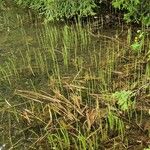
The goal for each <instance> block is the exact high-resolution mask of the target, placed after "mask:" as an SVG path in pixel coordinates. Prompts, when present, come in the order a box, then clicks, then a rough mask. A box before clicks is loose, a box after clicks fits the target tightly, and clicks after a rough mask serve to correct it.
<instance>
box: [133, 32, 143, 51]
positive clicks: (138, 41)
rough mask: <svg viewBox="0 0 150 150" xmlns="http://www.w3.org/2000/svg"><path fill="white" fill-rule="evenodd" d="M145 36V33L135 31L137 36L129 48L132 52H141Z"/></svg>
mask: <svg viewBox="0 0 150 150" xmlns="http://www.w3.org/2000/svg"><path fill="white" fill-rule="evenodd" d="M145 35H146V32H143V31H141V30H138V31H137V35H136V36H135V38H134V43H133V44H132V45H131V48H132V50H133V51H134V52H141V49H142V47H143V45H144V39H145Z"/></svg>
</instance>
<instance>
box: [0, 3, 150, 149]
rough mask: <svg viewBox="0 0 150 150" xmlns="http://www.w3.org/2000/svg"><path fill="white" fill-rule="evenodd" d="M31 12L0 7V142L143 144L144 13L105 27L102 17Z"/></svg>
mask: <svg viewBox="0 0 150 150" xmlns="http://www.w3.org/2000/svg"><path fill="white" fill-rule="evenodd" d="M86 1H87V2H90V1H88V0H86ZM86 1H85V2H86ZM8 2H9V1H7V3H8ZM16 2H17V0H16ZM18 2H21V1H18ZM35 2H36V1H33V3H32V4H34V6H37V7H38V6H41V5H42V6H44V2H48V1H44V0H43V1H41V2H42V3H41V4H40V5H35ZM64 2H65V1H64ZM22 3H23V2H22ZM22 3H20V4H21V5H25V4H22ZM24 3H25V1H24ZM86 4H87V5H86ZM115 4H116V3H114V5H115ZM28 5H30V1H28ZM72 5H73V4H72ZM88 5H89V3H85V5H84V6H88ZM124 5H125V4H124ZM137 5H138V4H137ZM147 5H148V4H147ZM147 5H146V6H147ZM6 6H7V7H6ZM25 6H26V5H25ZM92 6H93V7H94V5H93V4H92ZM117 6H118V5H117ZM117 6H116V7H117ZM118 7H119V6H118ZM40 8H41V7H40ZM42 8H43V7H42ZM91 8H92V7H90V9H91ZM83 9H85V8H83ZM47 10H48V9H47ZM61 10H62V9H61ZM81 12H82V11H81ZM90 12H91V11H90ZM71 13H72V12H71ZM85 13H87V12H86V11H85ZM35 14H36V13H35V12H34V13H33V12H32V11H31V10H30V9H26V8H24V9H20V8H18V6H12V5H10V6H8V4H7V5H6V4H5V5H4V4H3V7H2V9H1V11H0V133H1V136H0V148H1V149H14V150H20V149H21V150H28V149H36V150H52V149H54V150H105V149H106V150H107V149H108V150H111V149H114V150H123V149H129V150H133V149H135V150H138V149H139V150H143V149H145V150H148V149H149V148H150V147H149V146H150V37H149V27H148V24H147V22H146V21H147V20H148V19H145V20H146V21H145V23H144V24H143V25H142V26H138V27H137V26H136V27H133V26H132V25H127V24H125V25H123V24H122V23H119V22H118V26H117V28H116V27H114V26H113V27H112V28H110V27H109V26H106V25H105V23H104V24H103V22H104V21H106V20H103V19H102V17H100V18H96V21H95V18H92V19H91V18H90V20H88V19H87V20H86V21H85V22H84V21H83V20H81V19H78V18H76V19H77V20H76V21H74V20H73V21H72V22H71V21H68V22H67V21H66V22H65V21H63V22H62V21H56V22H47V21H43V19H41V18H39V16H38V15H37V14H36V15H35ZM58 14H59V15H60V14H61V13H58ZM86 15H91V14H88V13H87V14H86ZM59 17H60V16H59ZM59 17H58V18H59ZM71 17H72V16H71ZM60 18H61V17H60ZM104 18H106V16H105V17H104ZM53 19H55V17H54V18H53ZM65 19H66V18H65ZM99 23H101V25H99Z"/></svg>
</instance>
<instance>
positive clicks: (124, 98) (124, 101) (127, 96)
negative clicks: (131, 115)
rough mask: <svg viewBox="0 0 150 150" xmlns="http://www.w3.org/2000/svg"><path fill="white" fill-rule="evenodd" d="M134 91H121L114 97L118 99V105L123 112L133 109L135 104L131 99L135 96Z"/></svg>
mask: <svg viewBox="0 0 150 150" xmlns="http://www.w3.org/2000/svg"><path fill="white" fill-rule="evenodd" d="M133 95H134V94H133V92H132V91H124V90H123V91H120V92H115V93H114V94H113V97H114V98H116V100H117V104H118V106H119V107H120V109H121V110H123V111H125V110H129V108H131V107H133V104H134V102H133V101H131V97H132V96H133Z"/></svg>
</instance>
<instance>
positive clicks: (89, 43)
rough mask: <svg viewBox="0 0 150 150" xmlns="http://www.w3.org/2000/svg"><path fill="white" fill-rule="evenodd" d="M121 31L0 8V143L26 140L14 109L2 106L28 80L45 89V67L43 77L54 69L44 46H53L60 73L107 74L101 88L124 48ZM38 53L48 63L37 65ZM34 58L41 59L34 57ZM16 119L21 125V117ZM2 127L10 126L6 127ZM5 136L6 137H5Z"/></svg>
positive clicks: (67, 75)
mask: <svg viewBox="0 0 150 150" xmlns="http://www.w3.org/2000/svg"><path fill="white" fill-rule="evenodd" d="M121 30H122V29H119V30H112V29H107V30H103V31H102V32H101V31H99V33H93V32H92V25H90V24H89V25H85V26H78V25H75V24H73V25H70V24H67V25H66V24H64V23H63V24H60V23H59V24H57V23H55V24H54V23H49V24H44V23H43V21H41V19H39V18H37V17H36V16H33V15H32V14H31V12H30V11H28V10H20V9H18V8H16V7H7V8H5V9H3V10H1V11H0V69H1V75H0V107H2V110H1V112H2V114H1V122H3V124H2V126H1V125H0V131H2V132H1V133H2V134H3V135H4V136H1V137H0V146H2V145H3V147H4V146H5V144H8V143H9V145H11V146H13V144H14V143H15V142H19V143H20V146H21V143H23V140H25V139H22V138H21V139H20V136H21V135H20V128H21V127H16V122H15V121H14V120H16V119H17V117H16V116H15V113H14V112H13V113H14V114H13V115H12V116H11V115H10V114H9V113H6V112H5V110H7V108H9V107H10V106H13V105H16V104H17V103H18V102H19V101H20V99H19V100H18V99H16V97H14V95H13V93H14V91H15V89H26V90H29V89H33V84H34V85H35V86H37V87H38V88H40V89H42V90H44V89H46V88H47V85H46V84H47V82H48V81H47V78H48V77H47V75H45V72H46V73H47V74H48V76H51V75H53V74H55V67H54V66H53V65H54V61H55V60H53V57H52V56H51V55H52V54H53V51H49V49H53V50H54V53H55V55H56V56H54V57H57V62H58V65H59V69H60V70H59V73H60V74H59V75H60V76H63V77H65V78H72V80H75V79H77V78H79V79H84V80H86V78H88V73H91V72H92V71H93V72H94V73H93V74H91V76H94V77H93V78H98V79H99V76H100V77H104V78H106V81H101V82H102V83H101V86H100V87H98V88H99V90H100V89H102V88H107V84H108V82H109V79H110V78H109V76H110V75H109V74H108V75H107V74H106V72H107V71H108V72H111V69H113V67H115V65H114V62H113V61H114V60H115V57H117V54H119V51H120V48H122V47H126V46H125V45H124V44H121V45H120V43H119V41H116V39H115V38H116V36H117V35H118V34H119V33H121ZM121 34H122V33H121ZM65 48H67V52H66V51H65V50H66V49H65ZM62 49H63V50H62ZM66 53H67V54H66ZM64 54H66V55H64ZM35 57H36V58H37V57H38V58H39V59H36V58H35ZM41 57H43V58H46V62H47V63H46V65H47V67H45V66H46V65H45V64H44V65H41V64H42V63H43V60H40V59H41ZM63 57H64V59H66V60H68V62H69V63H68V65H67V67H65V65H64V64H65V63H66V62H65V60H64V59H63ZM55 59H56V58H55ZM38 60H40V61H39V62H37V61H38ZM30 65H32V69H31V66H30ZM38 65H39V66H40V65H41V66H40V67H39V66H38ZM14 66H15V67H14ZM53 67H54V68H53ZM42 68H45V70H42ZM47 68H48V69H47ZM81 68H82V69H81ZM107 68H108V70H107ZM2 70H3V71H2ZM4 70H6V72H5V71H4ZM57 73H58V72H57ZM18 74H21V75H18ZM105 75H106V77H105ZM4 76H5V77H4ZM18 76H19V77H18ZM9 77H10V79H8V78H9ZM5 80H7V81H6V82H5ZM10 80H11V81H10ZM32 80H34V81H32ZM103 80H105V79H103ZM92 88H94V87H92ZM21 102H22V101H21ZM0 109H1V108H0ZM18 111H22V108H19V110H18ZM8 112H9V111H8ZM5 113H6V117H5ZM7 118H8V119H7ZM14 118H15V119H14ZM17 123H18V124H17V125H18V126H20V122H17ZM7 126H9V127H10V128H9V131H8V128H7ZM5 132H6V133H5ZM21 134H22V132H21ZM8 135H9V138H7V137H8ZM19 140H20V141H19ZM28 142H29V141H28ZM17 144H18V143H16V145H17ZM18 145H19V144H18ZM11 146H10V147H11ZM18 147H19V146H18ZM0 149H1V147H0ZM18 149H19V148H18ZM23 149H26V147H24V148H23Z"/></svg>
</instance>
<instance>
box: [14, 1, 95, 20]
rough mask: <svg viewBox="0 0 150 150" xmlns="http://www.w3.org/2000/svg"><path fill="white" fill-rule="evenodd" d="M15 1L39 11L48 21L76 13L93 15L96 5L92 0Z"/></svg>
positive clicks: (69, 16) (72, 15)
mask: <svg viewBox="0 0 150 150" xmlns="http://www.w3.org/2000/svg"><path fill="white" fill-rule="evenodd" d="M15 2H17V4H19V5H23V6H28V7H30V8H32V9H34V10H38V11H40V13H41V14H43V15H45V16H46V19H48V20H49V21H51V20H58V19H64V18H71V17H74V16H76V15H78V16H79V17H83V16H88V15H94V11H93V8H95V7H96V5H95V3H94V1H93V0H78V1H77V0H75V1H73V0H15Z"/></svg>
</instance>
